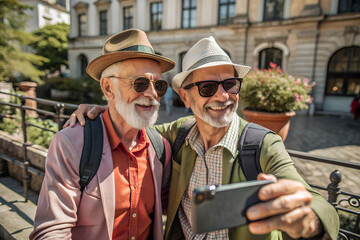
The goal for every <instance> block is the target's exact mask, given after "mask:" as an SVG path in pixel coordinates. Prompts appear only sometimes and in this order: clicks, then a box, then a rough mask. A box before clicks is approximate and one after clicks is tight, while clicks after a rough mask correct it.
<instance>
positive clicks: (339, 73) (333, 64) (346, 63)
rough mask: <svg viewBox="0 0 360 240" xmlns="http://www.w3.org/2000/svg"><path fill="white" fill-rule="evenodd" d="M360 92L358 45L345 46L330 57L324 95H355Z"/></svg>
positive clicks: (359, 50) (359, 49) (359, 54)
mask: <svg viewBox="0 0 360 240" xmlns="http://www.w3.org/2000/svg"><path fill="white" fill-rule="evenodd" d="M359 93H360V47H345V48H342V49H340V50H338V51H336V52H335V53H334V54H333V55H332V56H331V58H330V60H329V64H328V69H327V79H326V90H325V95H333V96H334V95H335V96H351V97H353V96H355V95H357V94H359Z"/></svg>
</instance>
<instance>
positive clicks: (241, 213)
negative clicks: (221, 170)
mask: <svg viewBox="0 0 360 240" xmlns="http://www.w3.org/2000/svg"><path fill="white" fill-rule="evenodd" d="M273 182H274V181H273V180H261V181H256V180H255V181H248V182H240V183H233V184H227V185H221V186H215V185H210V186H204V187H200V188H196V189H195V190H194V192H193V196H192V207H191V211H192V228H193V231H194V233H197V234H199V233H204V232H211V231H215V230H219V229H226V228H233V227H239V226H242V225H245V224H247V223H249V220H248V219H247V218H246V215H245V212H246V210H247V209H248V208H249V207H250V206H252V205H254V204H256V203H259V202H260V199H259V197H258V192H259V189H260V188H261V187H262V186H264V185H266V184H269V183H273Z"/></svg>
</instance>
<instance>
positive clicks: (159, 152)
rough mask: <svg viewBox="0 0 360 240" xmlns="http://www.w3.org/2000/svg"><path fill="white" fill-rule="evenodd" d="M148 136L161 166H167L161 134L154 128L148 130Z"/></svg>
mask: <svg viewBox="0 0 360 240" xmlns="http://www.w3.org/2000/svg"><path fill="white" fill-rule="evenodd" d="M145 131H146V134H147V135H148V137H149V139H150V142H151V145H152V146H153V147H154V149H155V152H156V156H157V158H158V159H159V160H160V162H161V164H162V165H163V166H164V164H165V146H164V142H163V141H162V139H161V136H160V133H159V132H158V131H156V130H155V129H153V128H146V129H145Z"/></svg>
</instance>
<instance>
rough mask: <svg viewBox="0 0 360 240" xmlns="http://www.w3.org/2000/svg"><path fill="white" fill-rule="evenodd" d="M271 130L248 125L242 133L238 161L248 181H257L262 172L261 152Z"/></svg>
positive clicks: (253, 124)
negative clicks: (265, 138) (266, 136)
mask: <svg viewBox="0 0 360 240" xmlns="http://www.w3.org/2000/svg"><path fill="white" fill-rule="evenodd" d="M269 132H272V131H271V130H269V129H267V128H264V127H262V126H260V125H258V124H255V123H248V124H246V126H245V128H244V130H243V132H242V133H241V136H240V139H239V144H238V151H239V154H238V161H239V163H240V166H241V168H242V170H243V172H244V174H245V177H246V180H248V181H250V180H256V178H257V175H258V174H259V173H261V172H262V170H261V166H260V152H261V146H262V143H263V140H264V137H265V135H266V134H267V133H269Z"/></svg>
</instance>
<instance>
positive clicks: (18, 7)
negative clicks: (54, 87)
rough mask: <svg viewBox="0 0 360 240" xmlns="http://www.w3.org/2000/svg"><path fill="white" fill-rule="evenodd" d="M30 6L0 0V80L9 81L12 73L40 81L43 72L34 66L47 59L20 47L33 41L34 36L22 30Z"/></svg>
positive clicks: (12, 0)
mask: <svg viewBox="0 0 360 240" xmlns="http://www.w3.org/2000/svg"><path fill="white" fill-rule="evenodd" d="M28 9H31V7H30V6H28V5H25V4H22V3H20V2H19V1H18V0H0V81H10V80H11V79H12V78H13V76H14V73H20V74H22V75H23V76H24V77H25V78H28V79H31V80H32V81H35V82H38V83H41V82H42V81H41V79H40V76H43V75H44V74H45V73H44V72H43V71H41V70H39V69H37V68H36V67H35V65H37V66H41V65H42V64H43V63H44V62H46V61H48V59H47V58H45V57H42V56H38V55H35V54H33V53H30V52H25V51H24V50H23V49H22V47H23V46H26V45H29V44H31V43H32V41H34V37H33V36H32V35H31V34H30V33H27V32H25V31H24V28H25V24H26V21H27V19H28V16H27V14H26V10H28Z"/></svg>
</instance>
